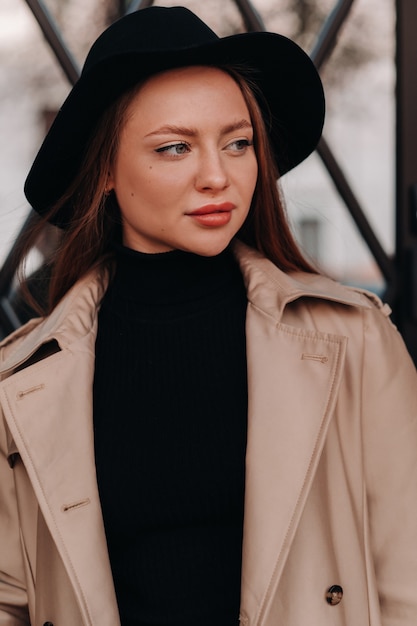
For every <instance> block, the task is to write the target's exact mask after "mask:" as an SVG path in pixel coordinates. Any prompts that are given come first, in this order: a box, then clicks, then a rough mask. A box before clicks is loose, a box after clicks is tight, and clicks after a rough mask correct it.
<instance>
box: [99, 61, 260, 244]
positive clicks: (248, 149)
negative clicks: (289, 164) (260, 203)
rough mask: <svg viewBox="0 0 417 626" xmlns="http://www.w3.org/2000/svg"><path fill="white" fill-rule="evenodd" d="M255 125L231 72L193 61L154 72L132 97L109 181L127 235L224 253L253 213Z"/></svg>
mask: <svg viewBox="0 0 417 626" xmlns="http://www.w3.org/2000/svg"><path fill="white" fill-rule="evenodd" d="M252 139H253V129H252V125H251V120H250V115H249V111H248V108H247V106H246V103H245V101H244V98H243V96H242V93H241V91H240V89H239V87H238V85H237V84H236V83H235V81H234V80H233V79H232V78H231V77H230V76H229V75H228V74H227V73H225V72H223V71H222V70H219V69H216V68H209V67H188V68H183V69H175V70H170V71H167V72H164V73H162V74H158V75H156V76H153V77H151V78H150V79H148V80H147V81H146V82H145V83H144V84H143V86H142V87H141V88H140V90H139V91H138V93H137V95H136V96H135V97H134V99H133V101H132V102H131V104H130V105H129V108H128V111H127V116H126V122H125V125H124V127H123V128H122V131H121V135H120V144H119V148H118V152H117V155H116V158H115V161H114V163H113V166H112V169H111V171H110V173H109V180H108V185H107V187H108V188H109V189H114V192H115V194H116V197H117V201H118V204H119V207H120V211H121V216H122V231H123V243H124V244H125V245H126V246H128V247H130V248H133V249H134V250H139V251H141V252H165V251H168V250H173V249H181V250H185V251H189V252H194V253H196V254H200V255H203V256H212V255H215V254H219V253H220V252H221V251H222V250H224V248H226V246H227V245H228V244H229V242H230V241H231V239H232V238H233V236H234V235H235V234H236V233H237V231H238V230H239V228H240V227H241V226H242V224H243V222H244V221H245V218H246V216H247V214H248V211H249V208H250V204H251V200H252V196H253V193H254V189H255V185H256V179H257V172H258V167H257V160H256V156H255V152H254V148H253V145H252Z"/></svg>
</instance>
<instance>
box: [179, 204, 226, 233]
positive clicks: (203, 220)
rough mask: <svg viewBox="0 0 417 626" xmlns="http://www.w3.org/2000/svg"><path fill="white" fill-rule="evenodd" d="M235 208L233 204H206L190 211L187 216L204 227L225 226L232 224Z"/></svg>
mask: <svg viewBox="0 0 417 626" xmlns="http://www.w3.org/2000/svg"><path fill="white" fill-rule="evenodd" d="M234 208H235V205H234V204H233V203H232V202H222V203H220V204H206V205H204V206H202V207H199V208H198V209H195V210H194V211H190V213H187V215H189V217H192V218H193V219H194V220H195V221H196V222H198V223H199V224H201V225H203V226H209V227H210V226H211V227H216V226H224V225H225V224H228V223H229V222H230V220H231V217H232V211H233V209H234Z"/></svg>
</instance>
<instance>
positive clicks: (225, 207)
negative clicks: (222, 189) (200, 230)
mask: <svg viewBox="0 0 417 626" xmlns="http://www.w3.org/2000/svg"><path fill="white" fill-rule="evenodd" d="M234 208H235V205H234V204H233V203H232V202H222V203H220V204H206V205H204V206H202V207H199V208H198V209H195V210H194V211H190V212H189V213H188V215H211V214H212V213H228V212H229V211H233V209H234Z"/></svg>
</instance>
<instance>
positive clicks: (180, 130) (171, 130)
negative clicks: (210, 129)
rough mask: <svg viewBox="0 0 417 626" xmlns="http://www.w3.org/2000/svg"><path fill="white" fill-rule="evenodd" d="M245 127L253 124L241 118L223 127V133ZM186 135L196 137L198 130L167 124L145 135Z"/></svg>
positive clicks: (250, 126)
mask: <svg viewBox="0 0 417 626" xmlns="http://www.w3.org/2000/svg"><path fill="white" fill-rule="evenodd" d="M244 128H252V124H251V123H250V122H248V120H246V119H241V120H239V121H237V122H232V123H230V124H226V126H223V127H222V129H221V134H222V135H227V134H228V133H233V132H235V131H237V130H242V129H244ZM170 134H173V135H184V136H185V137H194V136H195V135H198V131H197V129H195V128H189V127H187V126H172V125H170V124H167V125H166V126H161V127H160V128H157V129H156V130H153V131H152V132H151V133H148V134H147V135H145V136H146V137H152V136H154V135H170Z"/></svg>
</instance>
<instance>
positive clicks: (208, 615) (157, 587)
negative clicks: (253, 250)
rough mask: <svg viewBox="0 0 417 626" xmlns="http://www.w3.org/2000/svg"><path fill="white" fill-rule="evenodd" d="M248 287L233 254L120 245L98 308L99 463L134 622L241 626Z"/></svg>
mask: <svg viewBox="0 0 417 626" xmlns="http://www.w3.org/2000/svg"><path fill="white" fill-rule="evenodd" d="M245 316H246V293H245V289H244V285H243V281H242V277H241V274H240V271H239V269H238V267H237V265H236V263H235V260H234V258H233V256H232V254H231V253H230V251H225V252H224V253H222V254H221V255H219V256H216V257H211V258H204V257H199V256H197V255H193V254H189V253H185V252H181V251H173V252H168V253H162V254H152V255H146V254H141V253H138V252H134V251H131V250H128V249H126V248H121V249H119V250H118V252H117V269H116V275H115V278H114V280H113V282H112V283H111V285H110V287H109V289H108V291H107V293H106V295H105V297H104V301H103V303H102V307H101V310H100V313H99V327H98V337H97V343H96V371H95V381H94V427H95V448H96V465H97V475H98V484H99V490H100V497H101V502H102V508H103V517H104V523H105V528H106V535H107V542H108V548H109V555H110V561H111V566H112V570H113V577H114V582H115V588H116V594H117V598H118V603H119V610H120V614H121V619H122V626H150V625H152V626H174V625H175V626H191V625H192V626H209V625H210V626H213V625H215V626H237V625H238V616H239V602H240V574H241V547H242V527H243V498H244V459H245V449H246V415H247V381H246V351H245V328H244V327H245Z"/></svg>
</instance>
